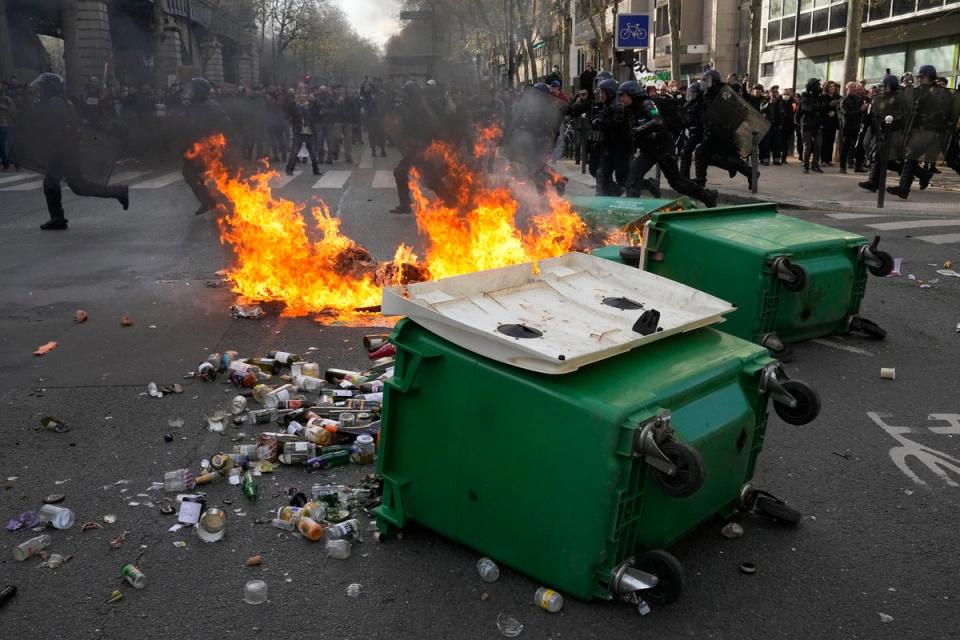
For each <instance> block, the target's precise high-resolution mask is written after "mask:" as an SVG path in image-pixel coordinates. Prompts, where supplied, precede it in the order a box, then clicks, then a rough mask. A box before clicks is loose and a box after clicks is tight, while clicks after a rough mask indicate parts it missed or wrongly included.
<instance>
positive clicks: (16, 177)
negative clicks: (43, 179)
mask: <svg viewBox="0 0 960 640" xmlns="http://www.w3.org/2000/svg"><path fill="white" fill-rule="evenodd" d="M36 177H37V174H36V173H34V172H32V171H24V172H22V173H18V174H16V175H12V176H6V177H4V178H0V184H6V183H8V182H17V181H19V180H30V179H32V178H36Z"/></svg>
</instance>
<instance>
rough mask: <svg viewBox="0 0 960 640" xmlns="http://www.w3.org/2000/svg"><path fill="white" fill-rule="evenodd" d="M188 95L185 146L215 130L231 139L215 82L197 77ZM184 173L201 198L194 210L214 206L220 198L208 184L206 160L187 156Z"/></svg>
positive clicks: (198, 212)
mask: <svg viewBox="0 0 960 640" xmlns="http://www.w3.org/2000/svg"><path fill="white" fill-rule="evenodd" d="M185 97H186V101H185V102H186V104H187V112H186V118H185V119H184V121H185V124H186V126H187V127H188V128H189V135H188V139H187V143H188V144H187V147H186V148H187V149H190V147H191V146H193V144H194V143H196V142H198V141H200V140H202V139H204V138H206V137H208V136H211V135H213V134H215V133H221V134H223V135H224V137H226V139H227V141H228V142H229V141H230V132H229V131H228V130H229V129H230V118H229V117H228V116H227V114H226V112H225V111H224V110H223V108H222V107H221V106H220V105H219V104H218V103H217V101H216V100H214V99H213V85H211V84H210V82H209V81H207V80H206V78H194V79H193V80H191V81H190V84H189V85H187V92H186V96H185ZM182 172H183V179H184V181H186V183H187V186H189V187H190V190H191V191H193V195H195V196H196V197H197V200H199V201H200V206H199V207H198V208H197V210H196V211H195V212H194V213H195V214H196V215H200V214H203V213H206V212H207V211H210V210H211V209H213V208H215V207H216V206H217V199H216V197H215V196H214V194H213V193H212V192H211V191H210V189H209V188H208V187H207V181H206V178H205V176H204V174H205V172H206V167H205V166H204V163H203V159H202V158H199V157H197V158H188V157H187V156H186V155H184V156H183V168H182Z"/></svg>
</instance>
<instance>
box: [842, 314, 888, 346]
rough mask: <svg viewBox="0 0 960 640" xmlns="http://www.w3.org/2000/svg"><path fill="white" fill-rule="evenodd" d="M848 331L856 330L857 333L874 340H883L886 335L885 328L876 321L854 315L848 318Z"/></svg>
mask: <svg viewBox="0 0 960 640" xmlns="http://www.w3.org/2000/svg"><path fill="white" fill-rule="evenodd" d="M850 331H856V332H857V333H862V334H863V335H865V336H867V337H868V338H873V339H874V340H883V339H884V338H886V337H887V330H886V329H884V328H883V327H881V326H880V325H878V324H877V323H876V322H872V321H870V320H867V319H866V318H859V317H854V318H851V319H850Z"/></svg>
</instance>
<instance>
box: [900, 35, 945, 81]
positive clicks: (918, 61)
mask: <svg viewBox="0 0 960 640" xmlns="http://www.w3.org/2000/svg"><path fill="white" fill-rule="evenodd" d="M955 42H956V38H952V39H951V38H946V39H940V40H931V41H928V42H923V43H917V44H914V45H912V46H911V47H910V51H909V54H908V55H907V61H906V68H907V69H910V70H912V71H916V69H917V67H919V66H920V65H923V64H932V65H933V66H934V67H936V68H937V71H938V73H940V75H946V74H947V72H949V71H952V70H953V69H956V68H957V67H956V64H957V63H956V60H957V57H956V56H957V53H956V51H957V49H956V46H955V44H954V43H955Z"/></svg>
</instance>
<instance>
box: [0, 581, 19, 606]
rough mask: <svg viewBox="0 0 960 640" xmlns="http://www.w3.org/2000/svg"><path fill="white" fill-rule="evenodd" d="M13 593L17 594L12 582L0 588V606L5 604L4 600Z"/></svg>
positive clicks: (9, 597) (13, 594) (8, 598)
mask: <svg viewBox="0 0 960 640" xmlns="http://www.w3.org/2000/svg"><path fill="white" fill-rule="evenodd" d="M15 595H17V587H16V586H14V585H12V584H8V585H7V586H5V587H4V588H3V589H0V606H3V605H4V604H6V602H7V601H8V600H10V599H11V598H13V596H15Z"/></svg>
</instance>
